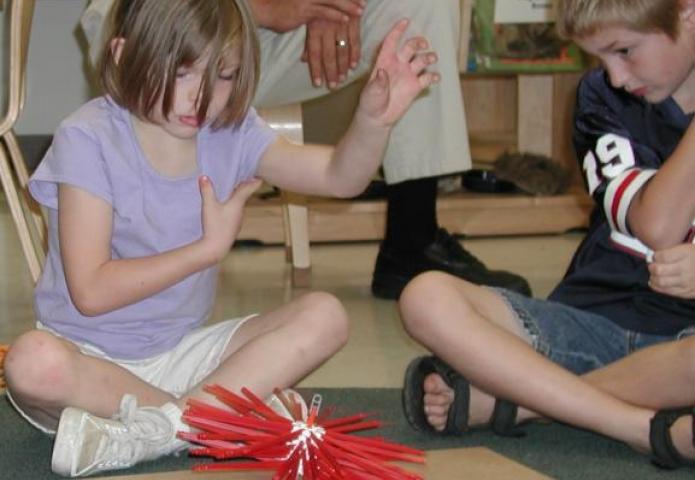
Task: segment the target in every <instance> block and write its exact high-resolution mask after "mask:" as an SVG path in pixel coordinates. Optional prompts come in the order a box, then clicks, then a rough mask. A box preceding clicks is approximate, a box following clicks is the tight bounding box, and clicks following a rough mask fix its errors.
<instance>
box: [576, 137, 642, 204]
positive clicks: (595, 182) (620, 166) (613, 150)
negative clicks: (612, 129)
mask: <svg viewBox="0 0 695 480" xmlns="http://www.w3.org/2000/svg"><path fill="white" fill-rule="evenodd" d="M595 153H596V155H594V152H592V151H591V150H589V151H588V152H587V154H586V155H585V156H584V161H583V168H584V172H586V181H587V184H588V187H589V193H590V194H592V195H593V193H594V191H595V190H596V189H597V188H598V186H599V185H600V184H601V181H602V179H606V180H610V179H612V178H615V177H617V176H618V175H620V174H621V173H623V172H624V171H625V170H627V169H628V168H632V167H634V166H635V155H634V153H633V152H632V145H631V144H630V141H629V140H628V139H626V138H624V137H621V136H618V135H616V134H614V133H607V134H605V135H604V136H602V137H601V138H599V139H598V141H597V142H596V149H595ZM597 157H598V160H597ZM599 168H600V172H599Z"/></svg>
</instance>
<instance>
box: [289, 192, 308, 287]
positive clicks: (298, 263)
mask: <svg viewBox="0 0 695 480" xmlns="http://www.w3.org/2000/svg"><path fill="white" fill-rule="evenodd" d="M282 197H283V210H284V212H285V214H284V217H285V218H286V224H285V235H286V237H288V238H289V245H288V246H287V247H286V248H287V249H288V250H287V252H288V253H289V255H290V261H291V262H292V286H294V287H297V288H306V287H309V285H310V284H311V257H310V253H309V210H308V208H307V205H306V198H304V197H302V196H299V195H293V194H291V193H289V192H283V193H282Z"/></svg>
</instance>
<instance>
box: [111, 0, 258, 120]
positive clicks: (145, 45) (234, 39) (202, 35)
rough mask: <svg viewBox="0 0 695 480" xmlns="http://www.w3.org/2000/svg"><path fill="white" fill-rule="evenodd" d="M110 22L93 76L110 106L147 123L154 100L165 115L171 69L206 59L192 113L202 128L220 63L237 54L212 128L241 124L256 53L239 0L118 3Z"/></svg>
mask: <svg viewBox="0 0 695 480" xmlns="http://www.w3.org/2000/svg"><path fill="white" fill-rule="evenodd" d="M110 24H111V25H110V32H109V34H108V36H107V39H108V40H107V43H106V45H105V46H104V49H103V52H102V56H101V64H100V68H99V70H100V75H101V82H102V86H103V88H104V91H105V92H106V93H107V94H109V95H110V96H111V97H112V98H113V99H114V101H115V102H116V103H118V104H119V105H121V106H122V107H124V108H126V109H128V110H129V111H131V112H133V113H134V114H135V115H136V116H137V117H139V118H141V119H145V120H150V121H151V120H152V115H153V113H154V112H153V110H154V108H155V107H156V106H157V102H158V101H159V99H160V98H161V99H162V113H163V114H164V116H165V117H168V115H169V113H170V112H171V109H172V105H173V101H174V94H175V88H176V72H177V70H178V69H179V68H180V67H189V66H192V65H193V64H194V63H195V62H196V61H197V60H198V59H199V58H201V57H202V56H204V55H207V54H209V55H210V57H209V58H210V61H209V64H208V65H207V66H206V72H205V74H204V78H203V81H202V83H201V88H200V104H199V107H198V112H197V116H198V120H199V121H200V122H203V121H204V120H205V116H206V114H207V110H208V107H209V104H210V100H211V97H212V88H213V85H214V82H215V80H216V79H217V77H218V72H219V70H220V69H222V68H224V65H221V62H222V61H223V59H224V56H225V55H226V54H228V53H229V52H230V50H231V49H234V48H237V49H238V50H239V58H240V65H239V69H238V70H237V73H236V77H235V80H234V82H235V83H234V87H233V89H232V94H231V95H230V97H229V100H228V102H227V105H226V107H225V108H224V110H223V111H222V112H221V113H220V115H219V116H218V118H217V119H215V121H214V124H213V128H219V127H222V126H226V125H230V124H239V122H240V121H241V120H242V119H243V118H244V116H245V115H246V113H247V111H248V109H249V108H250V106H251V101H252V100H253V97H254V94H255V92H256V87H257V85H258V77H259V51H260V49H259V45H258V38H257V36H256V30H255V24H254V21H253V17H252V15H251V12H250V10H249V8H248V6H247V5H246V2H245V0H118V1H117V2H116V3H115V4H114V6H113V9H112V11H111V17H110ZM116 39H124V42H123V48H122V50H121V53H120V57H119V58H116V55H115V54H116V52H115V49H114V48H112V47H111V44H112V42H113V41H114V40H116Z"/></svg>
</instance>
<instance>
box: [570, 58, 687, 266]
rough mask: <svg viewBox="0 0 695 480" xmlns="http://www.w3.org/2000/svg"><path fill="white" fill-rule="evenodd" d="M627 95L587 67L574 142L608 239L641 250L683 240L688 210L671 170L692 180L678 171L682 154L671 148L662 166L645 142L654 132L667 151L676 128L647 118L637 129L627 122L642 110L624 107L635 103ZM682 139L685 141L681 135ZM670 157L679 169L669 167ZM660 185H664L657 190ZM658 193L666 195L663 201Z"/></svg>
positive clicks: (660, 158) (673, 139)
mask: <svg viewBox="0 0 695 480" xmlns="http://www.w3.org/2000/svg"><path fill="white" fill-rule="evenodd" d="M627 96H628V94H627V93H626V92H620V91H618V90H615V89H613V88H612V87H610V86H609V85H608V81H607V79H606V78H605V72H603V71H602V70H599V69H597V70H594V71H591V72H589V73H588V74H587V75H586V76H585V77H584V78H583V79H582V82H581V83H580V86H579V89H578V93H577V106H576V111H575V132H574V142H575V147H576V150H577V155H578V158H579V161H580V167H581V168H582V171H583V174H584V178H585V181H586V185H587V189H588V190H589V193H590V194H591V195H592V196H593V198H594V200H595V201H596V203H597V206H598V207H599V208H600V209H602V210H603V213H604V216H605V218H606V220H607V222H608V225H609V226H610V228H611V230H612V231H613V233H612V235H611V238H612V239H613V240H614V241H615V242H616V243H617V244H618V246H620V247H623V248H625V249H627V250H628V251H636V253H640V254H643V255H644V254H649V251H650V250H656V249H660V248H663V246H671V245H676V244H678V243H682V242H683V241H684V240H685V238H686V236H687V233H688V231H689V229H690V226H691V223H692V220H693V210H692V209H690V208H688V207H687V205H686V204H685V203H684V202H688V200H687V198H688V196H687V194H686V195H684V193H683V190H682V189H678V188H672V182H673V180H674V178H673V174H674V173H675V175H676V176H678V177H679V178H678V179H677V180H678V181H682V182H683V183H682V184H681V185H686V184H687V183H688V182H689V181H691V180H687V178H688V177H687V175H686V174H685V171H684V170H680V168H683V167H684V166H686V167H687V162H683V161H682V160H683V159H684V158H686V155H687V154H685V155H683V156H682V157H680V158H681V159H680V160H678V159H677V156H678V153H674V154H673V155H672V156H671V158H669V159H668V161H667V162H666V163H665V164H664V165H663V166H662V163H663V162H662V158H663V154H662V153H661V152H659V151H656V150H655V147H654V146H653V142H652V143H649V142H645V141H644V140H645V138H646V137H648V136H650V135H658V136H660V137H663V139H662V142H661V143H663V145H662V146H663V150H668V149H669V148H673V147H669V145H675V144H676V142H677V141H678V139H677V138H676V137H675V136H676V133H675V132H672V131H671V130H669V129H667V128H664V129H661V130H659V131H658V132H656V131H653V130H654V128H653V126H648V125H649V123H647V126H645V127H643V128H642V129H646V130H649V131H645V132H642V133H638V132H639V131H640V130H639V129H637V130H636V129H635V128H632V127H628V125H629V124H630V123H631V122H633V121H636V124H637V125H640V124H641V123H640V122H642V120H640V119H637V117H639V118H641V116H642V115H644V111H643V110H642V109H639V108H636V109H635V108H634V107H626V104H627V105H630V102H632V104H633V105H634V104H635V103H634V100H629V99H628V98H627ZM652 115H655V113H652ZM669 135H671V138H668V136H669ZM643 136H644V137H645V138H643ZM686 137H688V136H687V135H686ZM688 138H692V134H690V137H688ZM681 144H682V146H685V145H688V143H687V142H686V141H685V140H684V141H683V142H681ZM679 148H680V147H679ZM681 152H685V149H684V150H681ZM672 161H673V162H674V164H675V166H678V167H679V169H677V170H673V169H672V167H673V166H674V165H670V164H671V162H672ZM657 176H658V180H657ZM654 180H657V181H656V182H653V181H654ZM655 187H658V188H655ZM660 189H665V190H662V192H661V193H659V190H660ZM645 194H646V195H645ZM662 196H663V198H664V199H665V200H666V201H665V202H663V203H662V202H661V201H660V197H662ZM690 196H692V193H690ZM679 197H680V200H678V198H679ZM690 202H691V203H690V204H695V201H690ZM645 206H646V207H647V208H645ZM675 212H677V214H675V215H674V213H675ZM624 241H627V243H625V242H624Z"/></svg>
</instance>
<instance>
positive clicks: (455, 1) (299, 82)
mask: <svg viewBox="0 0 695 480" xmlns="http://www.w3.org/2000/svg"><path fill="white" fill-rule="evenodd" d="M277 1H282V0H277ZM112 3H113V0H92V1H91V3H90V5H89V7H88V8H87V10H86V11H85V13H84V15H83V18H82V26H83V29H84V31H85V34H86V37H87V39H88V41H89V43H90V55H91V57H92V58H93V59H94V58H95V57H96V55H97V53H98V51H99V49H100V46H101V41H100V39H101V35H102V34H103V24H104V17H105V13H106V12H107V11H108V8H109V7H110V5H111V4H112ZM405 17H407V18H409V19H410V20H411V25H410V28H409V31H408V33H407V34H406V37H408V36H412V35H424V36H425V37H426V38H427V39H428V40H429V42H430V44H431V45H432V48H433V49H434V50H435V51H436V52H437V54H438V56H439V62H438V63H437V64H436V67H435V69H436V70H437V71H439V73H440V74H441V76H442V80H441V82H440V83H439V84H438V85H435V86H433V87H432V88H430V89H429V91H427V92H425V93H424V94H423V95H422V96H421V97H420V98H418V99H417V100H416V101H415V102H414V103H413V105H412V106H411V108H410V109H409V110H408V112H407V113H406V114H405V116H404V117H403V118H402V119H401V120H400V121H399V122H398V124H397V125H396V126H395V127H394V129H393V132H392V134H391V138H390V141H389V145H388V148H387V149H386V154H385V158H384V174H385V177H386V181H387V183H398V182H402V181H405V180H411V179H416V178H424V177H431V176H435V175H445V174H448V173H454V172H460V171H463V170H467V169H468V168H470V166H471V158H470V149H469V145H468V132H467V128H466V121H465V117H464V109H463V99H462V98H461V87H460V82H459V74H458V65H457V59H458V55H457V48H458V42H459V20H460V15H459V0H368V2H367V7H366V10H365V13H364V15H363V18H362V45H363V55H362V60H361V62H360V64H359V65H358V67H357V69H356V70H355V71H354V72H351V74H350V75H349V77H348V80H347V83H350V82H353V81H355V80H357V79H359V78H360V77H362V76H364V75H365V74H367V73H369V70H370V67H371V64H372V61H373V60H374V55H375V53H376V51H377V49H378V46H379V45H380V43H381V41H382V40H383V38H384V36H385V35H386V32H388V31H389V29H390V28H391V27H392V26H393V25H394V24H395V23H396V21H398V20H399V19H401V18H405ZM259 38H260V42H261V56H262V61H261V81H260V84H259V90H258V93H257V96H256V101H255V103H256V105H258V106H262V107H269V106H274V105H284V104H288V103H296V102H301V101H304V100H309V99H312V98H317V97H320V96H323V95H329V94H330V92H329V91H328V90H327V89H325V88H315V87H314V86H313V85H312V83H311V80H310V77H309V70H308V68H307V65H306V64H305V63H302V62H301V61H300V57H301V54H302V51H303V50H304V40H305V29H304V28H299V29H297V30H294V31H292V32H288V33H282V34H278V33H275V32H273V31H270V30H266V29H260V30H259Z"/></svg>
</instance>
